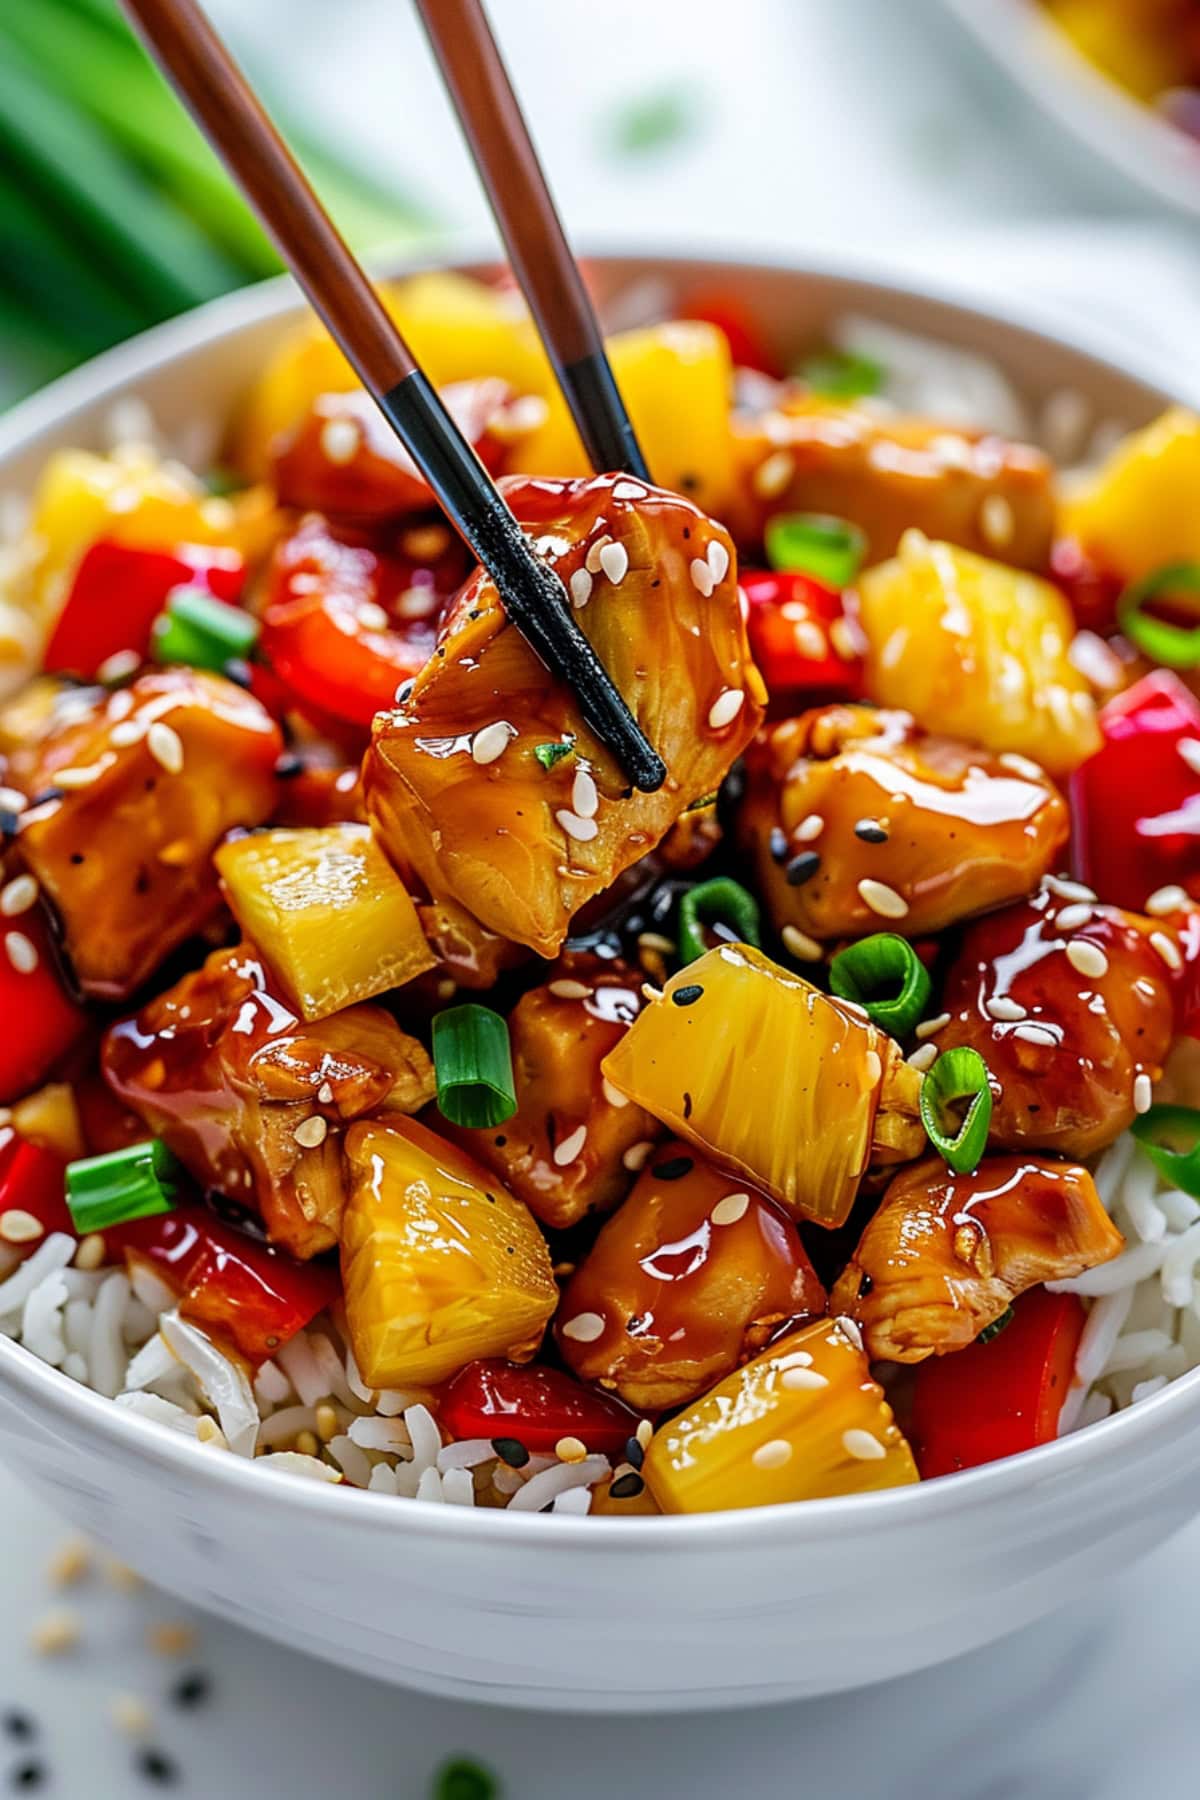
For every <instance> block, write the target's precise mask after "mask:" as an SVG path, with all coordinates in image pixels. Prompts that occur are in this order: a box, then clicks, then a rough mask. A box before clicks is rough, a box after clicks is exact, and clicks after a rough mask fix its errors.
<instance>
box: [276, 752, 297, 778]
mask: <svg viewBox="0 0 1200 1800" xmlns="http://www.w3.org/2000/svg"><path fill="white" fill-rule="evenodd" d="M303 773H304V759H303V757H300V756H297V755H296V752H295V751H294V750H285V751H284V753H283V755H282V756H277V757H276V758H275V777H276V779H277V780H278V781H294V780H295V779H296V777H297V775H303Z"/></svg>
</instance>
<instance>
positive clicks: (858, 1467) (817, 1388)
mask: <svg viewBox="0 0 1200 1800" xmlns="http://www.w3.org/2000/svg"><path fill="white" fill-rule="evenodd" d="M643 1473H644V1475H645V1478H646V1483H647V1485H648V1487H649V1488H650V1491H651V1493H652V1494H653V1495H654V1498H655V1500H657V1502H658V1504H659V1506H660V1507H661V1508H662V1510H663V1511H664V1512H667V1513H684V1512H687V1513H691V1512H728V1511H729V1510H730V1509H731V1508H733V1507H738V1506H777V1505H779V1504H781V1503H783V1502H786V1501H789V1500H822V1499H827V1498H829V1497H831V1496H833V1495H836V1494H866V1493H873V1492H875V1491H876V1490H878V1489H880V1488H892V1487H908V1486H910V1485H911V1484H912V1483H913V1482H915V1481H917V1480H919V1479H920V1478H919V1476H918V1474H917V1468H916V1464H915V1463H914V1461H913V1456H912V1451H911V1450H910V1449H909V1447H908V1444H907V1442H906V1441H905V1439H904V1437H903V1436H902V1434H901V1432H900V1430H899V1428H898V1427H897V1425H896V1422H895V1420H894V1419H893V1417H892V1409H891V1407H890V1406H889V1405H888V1403H887V1401H886V1399H885V1398H884V1394H883V1389H882V1388H881V1387H880V1386H879V1385H878V1383H877V1382H875V1381H874V1380H873V1379H872V1377H871V1370H870V1367H869V1365H868V1363H867V1359H866V1357H865V1356H864V1354H863V1352H862V1351H861V1350H859V1349H857V1348H856V1346H855V1345H854V1344H852V1343H851V1341H850V1339H849V1338H848V1337H847V1336H846V1334H845V1333H844V1332H843V1331H842V1329H841V1327H840V1326H839V1325H837V1324H835V1323H834V1322H833V1321H832V1320H830V1319H821V1320H819V1321H818V1322H817V1323H816V1324H815V1325H808V1326H806V1327H805V1328H804V1330H803V1331H797V1332H793V1333H792V1334H791V1335H790V1336H789V1337H786V1338H782V1339H781V1340H780V1341H779V1343H777V1344H775V1345H773V1346H772V1348H771V1349H770V1350H765V1351H764V1352H763V1354H762V1355H761V1356H757V1357H755V1359H754V1361H753V1362H749V1363H747V1364H746V1365H745V1367H744V1368H741V1369H738V1370H737V1371H736V1372H735V1373H734V1374H733V1375H729V1376H727V1377H726V1379H725V1380H724V1381H722V1382H721V1383H720V1384H719V1386H717V1387H715V1388H713V1389H712V1390H711V1391H710V1392H709V1393H707V1394H705V1396H704V1398H703V1399H702V1400H697V1401H696V1403H695V1405H694V1406H691V1407H689V1408H688V1410H687V1411H686V1412H683V1413H680V1414H679V1416H678V1417H677V1418H674V1419H671V1420H669V1421H668V1423H667V1424H665V1425H663V1426H661V1427H660V1428H659V1430H658V1431H657V1432H656V1434H655V1436H654V1437H653V1438H652V1439H651V1442H650V1448H649V1449H648V1450H647V1452H646V1462H645V1467H644V1470H643Z"/></svg>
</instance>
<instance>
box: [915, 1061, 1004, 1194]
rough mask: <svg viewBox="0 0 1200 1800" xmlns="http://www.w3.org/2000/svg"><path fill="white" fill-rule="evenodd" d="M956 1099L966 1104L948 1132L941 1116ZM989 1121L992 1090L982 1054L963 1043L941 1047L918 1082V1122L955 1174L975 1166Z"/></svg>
mask: <svg viewBox="0 0 1200 1800" xmlns="http://www.w3.org/2000/svg"><path fill="white" fill-rule="evenodd" d="M960 1100H968V1101H969V1102H970V1105H969V1106H968V1107H967V1110H966V1113H965V1115H964V1117H963V1121H962V1124H961V1125H960V1126H959V1128H958V1130H957V1131H956V1132H955V1133H954V1134H953V1135H951V1134H950V1133H948V1132H947V1131H946V1129H945V1127H944V1124H943V1120H944V1117H945V1115H946V1112H947V1110H948V1109H949V1108H950V1107H951V1106H953V1105H954V1104H955V1102H957V1101H960ZM991 1122H992V1090H991V1087H990V1085H989V1082H988V1067H987V1064H986V1063H985V1062H984V1060H983V1058H982V1056H980V1054H979V1052H978V1050H969V1049H968V1048H967V1047H966V1046H965V1045H960V1046H958V1047H957V1048H956V1049H953V1050H944V1051H943V1052H942V1054H941V1055H940V1056H939V1057H938V1059H937V1061H936V1062H935V1063H934V1065H933V1067H932V1068H931V1069H930V1071H929V1073H928V1074H927V1075H926V1077H925V1079H924V1081H923V1082H922V1083H921V1123H922V1125H924V1127H925V1134H926V1136H927V1137H928V1139H929V1141H930V1143H931V1144H932V1145H933V1147H934V1149H935V1150H936V1151H937V1153H938V1155H939V1156H940V1157H942V1159H943V1160H944V1161H945V1162H946V1163H948V1164H949V1166H950V1168H952V1169H953V1170H954V1172H955V1174H956V1175H969V1174H970V1173H971V1171H972V1169H977V1168H978V1167H979V1162H980V1158H981V1157H982V1155H983V1153H984V1150H985V1149H986V1147H987V1135H988V1126H989V1125H990V1124H991Z"/></svg>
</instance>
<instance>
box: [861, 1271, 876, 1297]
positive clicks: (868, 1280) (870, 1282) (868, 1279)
mask: <svg viewBox="0 0 1200 1800" xmlns="http://www.w3.org/2000/svg"><path fill="white" fill-rule="evenodd" d="M874 1286H875V1279H874V1277H873V1276H871V1275H868V1274H867V1272H866V1270H865V1269H864V1270H863V1272H862V1274H861V1275H860V1276H859V1278H858V1297H859V1299H860V1300H865V1299H866V1297H867V1295H868V1294H869V1293H870V1292H871V1290H872V1288H873V1287H874Z"/></svg>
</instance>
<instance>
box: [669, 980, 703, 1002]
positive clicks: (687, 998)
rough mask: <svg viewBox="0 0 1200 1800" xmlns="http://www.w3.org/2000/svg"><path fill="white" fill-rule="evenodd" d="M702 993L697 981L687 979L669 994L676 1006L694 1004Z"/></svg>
mask: <svg viewBox="0 0 1200 1800" xmlns="http://www.w3.org/2000/svg"><path fill="white" fill-rule="evenodd" d="M703 993H704V989H703V988H702V987H701V985H700V983H699V982H698V981H689V982H688V983H687V984H686V986H684V987H677V988H675V989H674V990H673V992H672V994H671V999H672V1000H673V1001H674V1003H675V1005H676V1006H694V1005H695V1004H696V1002H697V1000H699V999H700V997H701V995H702V994H703Z"/></svg>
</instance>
